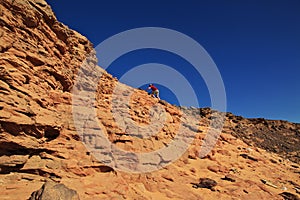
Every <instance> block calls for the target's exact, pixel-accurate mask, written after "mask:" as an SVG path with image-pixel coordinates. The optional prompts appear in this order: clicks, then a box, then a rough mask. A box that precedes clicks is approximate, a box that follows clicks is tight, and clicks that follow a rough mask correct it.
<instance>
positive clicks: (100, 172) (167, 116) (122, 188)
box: [0, 0, 300, 200]
mask: <svg viewBox="0 0 300 200" xmlns="http://www.w3.org/2000/svg"><path fill="white" fill-rule="evenodd" d="M82 66H88V69H92V72H93V73H97V72H99V73H101V78H100V79H99V80H97V81H98V82H97V87H96V89H97V90H96V91H95V99H96V101H95V105H93V106H94V109H95V117H94V119H91V120H95V118H96V120H95V121H96V122H97V123H98V124H91V123H89V121H88V122H86V123H85V125H86V126H87V127H86V128H87V129H86V130H89V131H90V132H92V133H93V134H94V136H95V134H97V132H100V131H102V132H103V134H104V136H105V137H106V138H107V141H108V142H109V143H110V144H112V145H114V146H116V147H118V148H119V149H123V150H124V151H126V152H139V153H147V152H155V151H156V150H159V149H163V148H166V147H168V146H170V144H171V143H172V141H173V140H174V139H175V138H176V136H177V135H178V134H181V132H180V131H181V130H183V131H182V133H184V134H183V136H184V138H183V139H182V140H184V141H185V138H188V139H190V144H189V145H188V148H187V149H184V151H183V152H182V154H178V155H177V157H174V161H173V160H172V162H170V157H169V156H172V155H173V154H172V153H173V152H169V154H160V153H157V154H154V155H153V157H151V158H153V159H152V160H149V161H148V160H147V159H146V160H144V162H142V163H139V165H137V166H134V164H135V161H134V160H133V161H132V162H131V163H133V164H132V165H130V166H129V167H130V168H131V169H134V172H135V173H132V172H130V171H126V170H125V171H124V170H119V169H121V168H120V166H119V165H120V164H119V165H118V163H117V164H114V165H112V164H111V163H110V164H108V163H105V159H98V157H97V155H95V154H94V152H93V149H90V148H89V147H88V146H87V145H85V142H86V141H85V140H92V139H93V138H90V137H89V138H85V136H91V135H83V137H82V135H80V134H79V133H80V131H78V125H81V123H83V122H82V121H80V120H78V119H86V118H80V116H79V118H76V117H75V118H74V110H75V115H76V114H77V115H80V114H81V110H80V109H82V113H83V115H84V113H85V111H84V103H82V102H84V98H83V99H81V100H82V101H81V103H78V102H77V101H74V99H76V100H78V99H80V95H78V93H76V89H77V90H79V89H80V88H89V83H88V81H89V80H88V78H85V77H83V79H82V80H80V83H79V84H78V83H76V80H78V79H76V77H78V75H79V74H80V73H81V72H82V70H84V69H85V68H82ZM85 73H87V72H85ZM92 77H94V78H95V77H96V76H92ZM117 85H118V87H119V88H120V92H119V93H118V92H117V93H118V96H117V100H118V99H119V100H122V99H128V98H129V100H128V101H127V103H126V104H125V105H123V106H125V108H126V110H128V111H129V112H128V113H129V116H130V117H129V118H130V120H131V121H132V122H134V123H136V124H140V125H141V126H146V127H147V126H149V125H151V123H152V121H151V119H153V117H154V118H156V119H158V120H159V119H160V117H161V116H162V115H160V113H161V111H162V110H163V113H164V114H163V118H164V124H163V125H162V126H161V127H160V126H159V125H153V127H152V128H153V129H154V130H156V129H157V130H158V131H157V133H156V134H153V135H149V136H148V137H145V138H144V137H140V136H139V135H135V134H132V133H133V132H132V130H131V129H130V127H129V130H123V129H122V128H121V127H120V126H119V125H118V123H117V122H116V120H115V117H116V116H114V112H113V111H114V109H119V111H118V112H117V113H119V112H120V113H123V112H125V111H124V110H122V109H123V107H121V106H120V107H117V108H116V106H115V104H114V101H116V98H115V96H114V94H113V93H116V91H115V90H114V88H115V87H116V86H117ZM74 91H75V92H74ZM87 91H89V90H88V89H87ZM124 91H125V92H124ZM128 91H133V93H132V94H131V95H130V97H128V94H129V92H128ZM91 92H94V91H92V90H91ZM154 105H158V107H160V109H161V110H160V109H154V110H151V107H153V106H154ZM74 106H75V107H74ZM76 110H77V112H76ZM184 113H185V116H184ZM214 113H217V112H216V111H212V110H210V109H209V108H201V109H198V108H184V107H176V106H173V105H170V104H168V103H167V102H164V101H158V100H157V99H154V98H151V97H150V96H149V95H148V94H147V93H146V92H144V91H141V90H138V89H133V88H130V87H129V86H126V85H123V84H120V83H118V80H117V79H116V78H114V77H112V76H111V75H110V74H108V73H106V72H105V71H104V70H102V69H101V68H100V67H98V66H97V60H96V57H95V55H94V50H93V45H92V44H91V43H90V42H89V41H88V39H87V38H85V37H84V36H82V35H81V34H79V33H78V32H76V31H73V30H71V29H69V28H68V27H67V26H66V25H64V24H62V23H60V22H58V21H57V19H56V17H55V15H54V13H53V12H52V10H51V8H50V6H49V5H48V4H47V3H46V2H45V1H44V0H1V2H0V186H1V187H0V199H9V200H13V199H16V200H19V199H47V195H48V199H49V198H50V199H143V200H144V199H205V200H206V199H208V200H209V199H299V197H298V196H299V191H300V169H299V163H300V125H299V124H294V123H290V122H286V121H280V120H265V119H245V118H243V117H239V116H235V115H233V114H231V113H223V114H224V115H225V121H224V127H223V129H222V133H221V134H220V136H219V137H218V138H215V139H217V141H216V144H215V145H214V146H213V149H212V150H211V151H210V152H209V153H208V154H207V155H203V156H199V153H200V151H201V148H199V147H201V146H202V145H203V144H204V140H205V137H206V135H207V133H208V131H209V129H210V121H211V119H212V118H213V117H214V116H213V115H214ZM120 115H122V114H120ZM181 126H182V127H184V128H183V129H181V128H180V127H181ZM99 127H100V128H99ZM131 128H132V127H131ZM133 128H134V127H133ZM100 129H101V130H100ZM102 137H103V136H102ZM216 137H217V136H216ZM177 139H178V138H177ZM179 139H180V138H179ZM178 141H179V142H180V141H181V140H178ZM89 142H90V143H91V144H94V145H96V146H97V144H96V143H97V142H95V141H94V142H91V141H89ZM98 146H99V149H101V144H100V145H98ZM171 150H172V149H171ZM173 150H174V149H173ZM175 151H176V148H175ZM107 154H109V153H107ZM107 154H105V155H104V153H103V156H108V158H107V159H108V160H114V159H119V158H116V157H118V156H119V155H107ZM166 155H167V156H166ZM137 159H138V158H137ZM119 160H120V159H119ZM124 162H128V160H126V159H125V161H124ZM166 163H167V164H166ZM121 165H122V164H121ZM125 165H126V164H125ZM127 167H128V166H127ZM156 167H157V169H156ZM147 169H149V170H148V171H147ZM152 169H156V170H152ZM137 172H140V173H137ZM45 183H46V184H45ZM42 186H43V187H42ZM41 187H42V188H41ZM45 188H50V189H49V190H46V189H45ZM35 191H36V192H35ZM51 195H53V196H52V197H49V196H51Z"/></svg>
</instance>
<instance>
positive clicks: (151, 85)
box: [148, 84, 160, 100]
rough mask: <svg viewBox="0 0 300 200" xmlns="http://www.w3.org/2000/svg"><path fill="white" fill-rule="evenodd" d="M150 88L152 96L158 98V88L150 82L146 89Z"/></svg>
mask: <svg viewBox="0 0 300 200" xmlns="http://www.w3.org/2000/svg"><path fill="white" fill-rule="evenodd" d="M150 89H151V90H152V92H151V96H152V97H156V98H158V99H159V100H160V98H159V90H158V89H157V87H155V86H154V85H153V84H150V85H149V86H148V90H150Z"/></svg>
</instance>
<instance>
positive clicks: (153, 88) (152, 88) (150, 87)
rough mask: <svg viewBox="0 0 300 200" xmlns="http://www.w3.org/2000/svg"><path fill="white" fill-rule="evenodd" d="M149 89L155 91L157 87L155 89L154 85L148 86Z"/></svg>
mask: <svg viewBox="0 0 300 200" xmlns="http://www.w3.org/2000/svg"><path fill="white" fill-rule="evenodd" d="M149 89H151V90H152V91H155V90H157V87H155V86H154V85H151V86H149Z"/></svg>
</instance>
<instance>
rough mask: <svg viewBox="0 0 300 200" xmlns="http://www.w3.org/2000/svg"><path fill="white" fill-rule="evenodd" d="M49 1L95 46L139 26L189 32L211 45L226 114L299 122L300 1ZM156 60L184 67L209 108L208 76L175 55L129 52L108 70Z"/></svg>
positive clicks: (209, 49)
mask: <svg viewBox="0 0 300 200" xmlns="http://www.w3.org/2000/svg"><path fill="white" fill-rule="evenodd" d="M48 3H49V4H50V5H51V7H52V9H53V10H54V12H55V14H56V16H57V18H58V20H59V21H61V22H63V23H64V24H66V25H68V26H69V27H70V28H72V29H74V30H76V31H78V32H80V33H81V34H83V35H85V36H86V37H87V38H88V39H89V40H90V41H91V42H92V43H93V44H94V46H97V45H98V44H99V43H101V42H102V41H104V40H105V39H107V38H109V37H111V36H113V35H115V34H117V33H120V32H122V31H126V30H129V29H133V28H139V27H164V28H168V29H173V30H176V31H179V32H181V33H183V34H186V35H188V36H189V37H191V38H193V39H194V40H196V41H197V42H198V43H199V44H201V45H202V46H203V47H204V48H205V50H206V51H207V52H208V54H209V55H210V56H211V58H212V59H213V60H214V62H215V64H216V66H217V67H218V69H219V71H220V73H221V76H222V78H223V81H224V85H225V89H226V96H227V111H229V112H232V113H234V114H236V115H242V116H244V117H248V118H254V117H255V118H256V117H263V118H267V119H282V120H288V121H292V122H300V1H299V0H260V1H259V0H252V1H248V0H244V1H240V0H229V1H228V0H223V1H219V0H218V1H216V0H211V1H201V0H199V1H196V0H195V1H174V0H173V1H170V0H164V1H157V0H152V1H142V0H140V1H136V0H133V1H131V0H128V1H115V0H110V1H102V0H101V1H97V0H94V1H93V0H85V1H74V0H73V1H71V0H64V1H50V0H48ZM153 62H156V63H162V64H165V65H169V66H172V67H174V68H176V69H177V70H179V71H180V73H182V74H183V75H184V76H185V77H186V78H187V79H189V81H190V82H191V84H192V85H193V88H194V89H195V91H196V92H197V97H198V101H199V105H200V107H207V106H210V105H211V99H210V96H209V93H208V90H207V86H206V85H205V83H204V81H203V80H202V79H201V78H199V76H195V73H194V71H193V70H192V68H191V66H189V65H190V64H189V63H188V62H186V61H185V60H183V59H181V58H178V56H176V55H174V54H172V53H169V52H165V51H161V50H151V49H148V50H147V49H146V50H139V51H135V52H131V53H128V54H126V55H124V56H122V57H120V58H119V59H117V60H116V61H115V62H114V63H112V65H111V67H109V68H108V71H109V72H110V73H112V74H113V75H114V76H116V77H120V76H122V74H124V73H126V72H127V71H128V70H130V69H131V68H133V67H135V66H137V65H141V64H144V63H153ZM145 76H146V75H145ZM147 76H153V75H152V74H147ZM128 84H130V83H128ZM174 84H176V80H175V81H174ZM143 87H145V86H143ZM159 87H160V89H161V97H162V99H166V100H167V101H169V102H170V103H176V102H177V100H176V97H175V95H174V94H172V92H171V91H170V90H168V89H167V88H164V87H163V86H161V85H159ZM187 106H190V105H187Z"/></svg>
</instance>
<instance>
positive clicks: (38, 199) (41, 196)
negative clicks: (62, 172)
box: [29, 182, 79, 200]
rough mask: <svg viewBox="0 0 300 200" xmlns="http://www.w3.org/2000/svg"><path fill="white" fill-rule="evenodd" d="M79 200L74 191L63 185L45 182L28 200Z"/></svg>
mask: <svg viewBox="0 0 300 200" xmlns="http://www.w3.org/2000/svg"><path fill="white" fill-rule="evenodd" d="M60 199H63V200H79V196H78V194H77V192H76V191H74V190H72V189H69V188H67V187H66V186H65V185H63V184H57V183H52V182H46V183H45V184H44V185H43V186H42V188H41V189H39V190H37V191H35V192H33V193H32V194H31V197H30V199H29V200H60Z"/></svg>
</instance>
